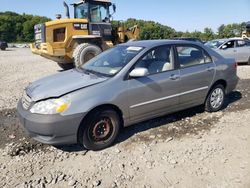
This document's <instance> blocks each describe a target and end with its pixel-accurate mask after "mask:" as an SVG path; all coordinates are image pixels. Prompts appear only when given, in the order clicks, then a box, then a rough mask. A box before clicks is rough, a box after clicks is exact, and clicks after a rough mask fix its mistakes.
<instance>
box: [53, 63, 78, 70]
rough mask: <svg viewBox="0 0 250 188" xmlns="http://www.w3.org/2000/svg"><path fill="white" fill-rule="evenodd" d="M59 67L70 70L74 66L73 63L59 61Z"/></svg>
mask: <svg viewBox="0 0 250 188" xmlns="http://www.w3.org/2000/svg"><path fill="white" fill-rule="evenodd" d="M57 64H58V66H59V67H61V68H62V69H63V70H69V69H73V68H74V64H73V63H57Z"/></svg>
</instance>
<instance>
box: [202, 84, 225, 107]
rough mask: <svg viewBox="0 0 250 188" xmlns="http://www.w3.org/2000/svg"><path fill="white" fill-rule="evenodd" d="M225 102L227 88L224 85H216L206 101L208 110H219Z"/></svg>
mask: <svg viewBox="0 0 250 188" xmlns="http://www.w3.org/2000/svg"><path fill="white" fill-rule="evenodd" d="M224 102H225V88H224V86H223V85H220V84H219V85H216V86H215V87H213V89H211V91H210V92H209V94H208V97H207V99H206V102H205V110H206V111H207V112H217V111H219V110H221V109H222V107H223V105H224Z"/></svg>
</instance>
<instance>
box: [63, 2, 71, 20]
mask: <svg viewBox="0 0 250 188" xmlns="http://www.w3.org/2000/svg"><path fill="white" fill-rule="evenodd" d="M63 6H64V7H65V11H66V17H67V18H70V15H69V6H68V5H67V3H66V2H65V1H64V2H63Z"/></svg>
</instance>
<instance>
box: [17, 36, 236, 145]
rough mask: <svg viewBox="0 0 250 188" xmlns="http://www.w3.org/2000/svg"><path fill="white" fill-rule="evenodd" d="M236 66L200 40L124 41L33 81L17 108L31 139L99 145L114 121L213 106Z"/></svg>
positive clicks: (112, 134)
mask: <svg viewBox="0 0 250 188" xmlns="http://www.w3.org/2000/svg"><path fill="white" fill-rule="evenodd" d="M236 69H237V66H236V63H235V61H234V60H233V59H225V58H223V57H222V56H221V55H219V54H218V53H216V52H214V51H213V50H211V49H210V48H207V47H205V46H204V45H202V44H200V43H196V42H188V41H169V40H159V41H158V40H157V41H137V42H130V43H126V44H122V45H118V46H116V47H114V48H112V49H110V50H108V51H106V52H104V53H102V54H100V55H99V56H97V57H95V58H93V59H92V60H90V61H89V62H87V63H86V64H85V65H83V66H82V67H81V68H80V69H72V70H69V71H66V72H62V73H58V74H55V75H52V76H49V77H46V78H43V79H40V80H38V81H36V82H34V83H32V84H31V85H29V86H28V87H27V88H26V90H25V92H24V95H23V97H22V99H21V100H20V101H19V103H18V113H19V117H20V121H21V123H22V124H23V126H24V129H25V130H26V132H27V133H28V134H29V135H30V136H31V137H33V138H34V139H35V140H38V141H40V142H42V143H47V144H52V145H58V144H72V143H80V144H81V145H83V146H84V147H85V148H87V149H92V150H100V149H103V148H106V147H109V146H110V145H112V144H113V142H114V141H115V139H116V138H117V136H118V134H119V130H120V128H121V127H126V126H130V125H133V124H135V123H138V122H141V121H145V120H148V119H152V118H155V117H158V116H162V115H165V114H169V113H173V112H177V111H180V110H183V109H187V108H191V107H194V106H198V105H204V106H205V109H206V111H208V112H216V111H218V110H220V109H221V108H222V107H223V103H224V100H225V95H226V94H228V93H229V92H231V91H232V90H233V89H235V87H236V85H237V82H238V77H237V76H236V71H237V70H236Z"/></svg>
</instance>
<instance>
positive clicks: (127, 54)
mask: <svg viewBox="0 0 250 188" xmlns="http://www.w3.org/2000/svg"><path fill="white" fill-rule="evenodd" d="M142 49H143V48H142V47H132V46H117V47H115V48H112V49H110V50H107V51H106V52H103V53H102V54H100V55H98V56H96V57H95V58H93V59H91V60H90V61H88V62H87V63H86V64H84V65H83V66H82V68H81V69H83V70H84V71H86V72H89V73H93V74H101V75H103V76H110V77H112V76H114V75H116V74H117V73H118V72H119V71H120V70H121V69H122V68H123V67H124V66H126V65H127V64H128V63H129V62H130V61H131V60H132V59H133V58H134V57H135V56H136V55H137V54H138V53H139V52H140V51H142Z"/></svg>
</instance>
